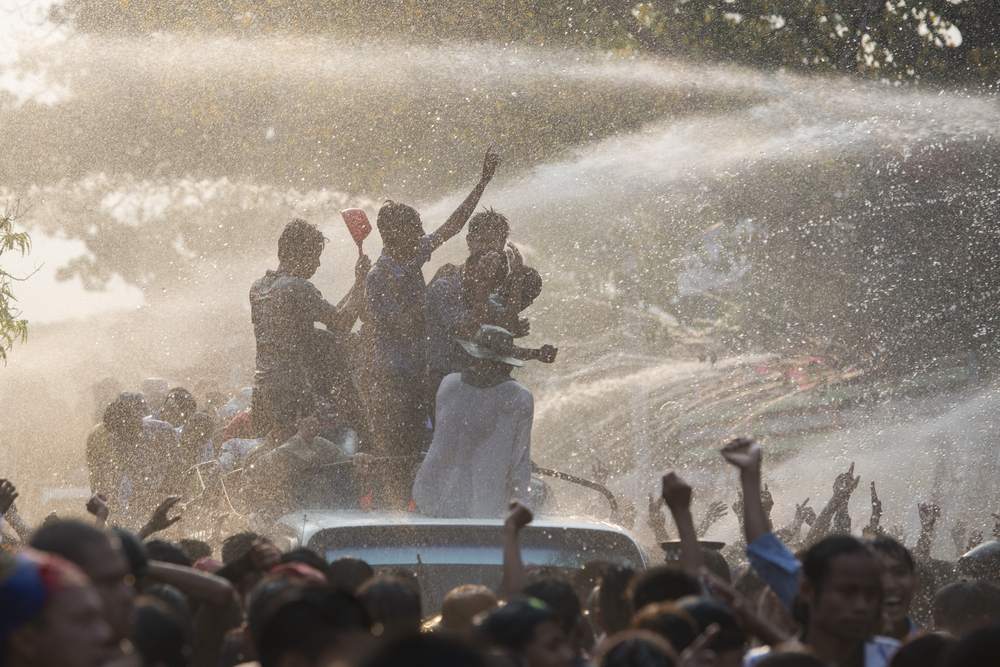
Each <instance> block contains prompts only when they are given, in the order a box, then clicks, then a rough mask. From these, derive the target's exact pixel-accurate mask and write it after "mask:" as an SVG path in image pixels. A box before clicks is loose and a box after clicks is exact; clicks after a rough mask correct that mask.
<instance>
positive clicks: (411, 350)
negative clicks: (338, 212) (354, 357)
mask: <svg viewBox="0 0 1000 667" xmlns="http://www.w3.org/2000/svg"><path fill="white" fill-rule="evenodd" d="M499 166H500V156H499V155H497V154H496V153H494V152H493V151H492V150H491V149H487V151H486V157H485V158H484V160H483V171H482V176H481V177H480V179H479V182H478V183H477V184H476V186H475V187H474V188H473V189H472V192H470V193H469V195H468V196H467V197H466V198H465V201H463V202H462V204H461V205H460V206H459V207H458V208H457V209H455V212H454V213H452V214H451V215H450V216H449V217H448V219H447V220H446V221H445V223H444V224H443V225H441V226H440V227H438V228H437V230H435V231H434V232H432V233H430V234H425V233H424V227H423V222H422V221H421V220H420V214H419V213H417V211H416V210H414V209H413V208H411V207H410V206H407V205H406V204H401V203H399V202H394V201H386V202H385V203H384V204H382V208H380V209H379V212H378V218H377V219H376V226H377V227H378V231H379V235H380V236H381V237H382V255H381V257H379V259H378V261H377V262H375V266H374V268H373V269H372V271H371V273H370V274H369V275H368V279H367V283H366V285H365V296H366V299H367V303H368V313H369V316H370V321H369V323H368V331H367V332H366V334H367V336H366V338H367V347H368V352H369V359H368V363H369V364H370V366H369V370H370V371H371V374H370V378H369V383H368V385H369V386H368V394H369V399H370V408H371V410H372V419H373V422H374V423H373V426H374V428H375V433H374V439H375V442H374V448H373V452H372V453H373V454H375V455H376V456H378V457H401V456H414V455H417V454H419V453H420V451H421V450H422V448H423V440H424V438H423V436H424V432H425V428H424V425H425V423H426V420H427V413H426V410H425V409H424V408H423V403H424V398H425V391H424V377H425V371H426V359H425V353H424V348H425V342H426V340H425V333H424V291H425V290H426V288H427V284H426V283H425V282H424V274H423V265H424V264H426V263H427V261H428V260H429V259H430V258H431V253H433V252H434V251H435V250H437V249H438V248H439V247H440V246H441V244H442V243H444V242H445V241H447V240H448V239H450V238H452V237H453V236H455V235H456V234H458V233H459V232H460V231H462V228H463V227H464V226H465V223H466V222H467V221H468V220H469V217H470V216H471V215H472V212H473V211H474V210H475V208H476V205H477V204H478V203H479V199H480V197H482V195H483V191H484V190H485V189H486V186H487V184H489V182H490V180H492V179H493V174H494V173H495V172H496V169H497V167H499ZM411 471H412V466H409V467H407V466H403V465H400V466H390V467H389V468H388V469H387V470H386V471H385V472H386V473H387V474H386V477H385V478H384V479H383V481H382V483H380V484H379V485H378V488H376V495H375V496H373V498H372V502H373V503H374V506H376V507H381V508H393V509H405V508H406V507H407V504H408V503H409V501H410V497H409V491H410V490H411V489H412V488H413V476H412V472H411Z"/></svg>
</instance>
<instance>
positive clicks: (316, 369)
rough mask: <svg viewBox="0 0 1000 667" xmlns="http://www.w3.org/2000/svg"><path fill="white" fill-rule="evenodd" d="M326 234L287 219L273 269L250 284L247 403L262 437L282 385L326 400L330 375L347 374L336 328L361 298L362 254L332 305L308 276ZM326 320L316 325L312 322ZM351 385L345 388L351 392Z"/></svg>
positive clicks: (367, 264) (345, 328)
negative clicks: (251, 368) (251, 360)
mask: <svg viewBox="0 0 1000 667" xmlns="http://www.w3.org/2000/svg"><path fill="white" fill-rule="evenodd" d="M325 244H326V239H325V238H324V237H323V233H322V232H321V231H319V229H317V228H316V226H315V225H311V224H309V223H308V222H306V221H305V220H299V219H296V220H292V221H291V222H290V223H288V224H287V225H285V229H284V231H282V232H281V237H280V238H279V239H278V262H279V263H278V269H277V270H276V271H272V270H270V269H269V270H268V271H267V273H266V274H265V275H264V277H263V278H261V279H259V280H258V281H257V282H255V283H254V284H253V287H251V288H250V318H251V320H252V321H253V331H254V337H255V338H256V341H257V372H256V374H255V376H254V385H253V396H252V399H251V401H252V408H251V411H252V413H253V423H254V431H255V433H256V435H257V437H258V438H263V437H264V436H266V435H267V433H268V431H270V430H271V426H272V420H273V419H274V406H273V400H274V397H275V395H276V393H278V392H280V390H281V387H282V386H288V385H291V386H303V387H306V388H307V389H308V390H309V391H311V392H319V393H321V394H324V396H322V398H323V399H325V400H330V389H332V388H335V387H331V386H330V384H331V380H330V378H331V377H337V378H341V379H342V378H344V377H347V378H349V374H348V373H345V372H343V369H342V368H341V367H345V366H346V364H347V359H346V353H341V354H338V348H339V345H338V341H337V340H336V335H337V334H347V333H348V332H350V330H351V327H353V326H354V323H355V322H356V321H357V319H358V315H359V314H360V312H361V306H362V304H363V302H364V285H365V277H366V276H367V275H368V270H369V269H370V268H371V260H369V259H368V256H367V255H362V256H361V257H359V258H358V261H357V264H355V266H354V286H353V287H352V288H351V291H350V292H348V293H347V295H346V296H345V297H344V298H343V299H342V300H341V302H340V303H339V304H337V305H336V306H335V305H333V304H331V303H330V302H328V301H327V300H326V299H324V298H323V295H322V294H321V293H320V291H319V290H318V289H316V287H315V285H313V284H312V283H311V282H309V279H310V278H312V276H313V274H314V273H316V269H318V268H319V266H320V260H319V257H320V255H321V254H322V253H323V247H324V245H325ZM316 322H320V323H322V324H324V325H326V328H327V330H326V331H324V330H322V329H317V328H316V327H315V323H316ZM350 389H351V388H350V387H348V388H347V390H348V391H347V393H352V392H351V391H350Z"/></svg>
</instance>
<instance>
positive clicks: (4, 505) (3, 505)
mask: <svg viewBox="0 0 1000 667" xmlns="http://www.w3.org/2000/svg"><path fill="white" fill-rule="evenodd" d="M17 495H18V494H17V487H15V486H14V483H13V482H11V481H10V480H8V479H0V514H6V513H7V510H9V509H10V508H11V505H13V504H14V501H15V500H17Z"/></svg>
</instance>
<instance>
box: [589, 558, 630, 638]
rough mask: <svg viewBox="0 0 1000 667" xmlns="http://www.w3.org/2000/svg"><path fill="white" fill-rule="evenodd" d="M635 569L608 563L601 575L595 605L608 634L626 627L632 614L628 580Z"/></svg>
mask: <svg viewBox="0 0 1000 667" xmlns="http://www.w3.org/2000/svg"><path fill="white" fill-rule="evenodd" d="M634 576H635V570H633V569H632V568H630V567H623V566H621V565H609V566H608V567H607V568H606V569H605V570H604V573H603V574H602V575H601V581H600V588H599V589H598V590H597V607H598V609H599V610H600V612H601V624H602V625H603V626H604V631H605V632H606V633H607V634H608V635H609V636H610V635H613V634H615V633H616V632H620V631H622V630H624V629H625V628H627V627H628V621H629V617H630V616H631V615H632V609H631V604H632V602H631V597H630V596H629V593H628V588H629V582H631V581H632V578H633V577H634Z"/></svg>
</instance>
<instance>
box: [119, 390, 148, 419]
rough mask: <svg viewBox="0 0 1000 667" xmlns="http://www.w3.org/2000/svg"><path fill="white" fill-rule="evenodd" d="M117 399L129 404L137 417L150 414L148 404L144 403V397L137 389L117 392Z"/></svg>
mask: <svg viewBox="0 0 1000 667" xmlns="http://www.w3.org/2000/svg"><path fill="white" fill-rule="evenodd" d="M117 400H119V401H124V402H125V403H127V404H128V405H130V406H131V407H132V409H133V410H135V413H136V414H137V415H139V417H148V416H149V415H150V414H151V412H150V409H149V406H148V405H146V397H145V396H143V395H142V393H140V392H138V391H123V392H122V393H120V394H118V399H117Z"/></svg>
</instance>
